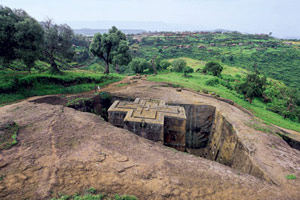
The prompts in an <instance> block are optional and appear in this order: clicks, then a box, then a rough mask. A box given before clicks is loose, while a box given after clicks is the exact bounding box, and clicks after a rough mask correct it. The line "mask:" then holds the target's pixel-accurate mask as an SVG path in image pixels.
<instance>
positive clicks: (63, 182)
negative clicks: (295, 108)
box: [0, 80, 300, 200]
mask: <svg viewBox="0 0 300 200" xmlns="http://www.w3.org/2000/svg"><path fill="white" fill-rule="evenodd" d="M102 90H107V91H109V92H113V93H114V94H118V95H123V96H124V97H126V96H127V97H130V98H135V97H140V98H147V97H149V98H150V97H151V98H156V99H162V100H165V101H166V102H168V103H172V104H185V103H188V104H198V105H212V106H214V107H215V108H216V111H217V113H219V114H218V115H216V118H218V119H219V121H218V122H219V123H216V124H215V125H214V126H213V127H210V128H213V129H220V130H221V129H226V130H230V129H233V130H234V131H229V132H226V134H228V135H229V136H230V137H222V135H220V137H217V136H215V137H216V140H215V144H216V146H217V145H220V147H222V148H219V150H220V152H219V154H218V155H216V154H214V155H212V157H213V156H215V158H217V161H218V159H222V160H225V161H228V162H231V163H225V164H228V165H230V164H231V165H232V167H235V166H236V167H235V168H236V169H239V170H236V169H233V168H230V167H228V166H225V165H222V164H220V163H218V162H213V161H210V160H207V159H204V158H201V157H197V156H193V155H190V154H187V153H182V152H178V151H175V150H174V149H171V148H168V147H165V146H163V145H161V144H158V143H154V142H152V141H149V140H146V139H143V138H141V137H139V136H136V135H134V134H133V133H131V132H129V131H127V130H124V129H120V128H117V127H114V126H112V125H110V124H109V123H108V122H105V121H103V120H102V119H101V118H100V117H99V116H96V115H94V114H91V113H84V112H79V111H76V110H74V109H72V108H66V107H64V106H61V105H50V104H47V103H42V101H41V102H40V103H34V102H29V101H23V102H20V103H17V104H12V105H8V106H4V107H1V108H0V121H4V120H6V119H12V120H14V121H15V122H16V123H17V124H18V125H19V127H20V132H19V136H18V139H19V142H18V145H16V146H14V147H12V148H11V149H9V150H3V151H1V152H0V176H1V177H3V178H2V180H1V181H0V199H4V200H6V199H7V200H8V199H49V198H50V197H51V196H57V195H58V193H64V194H74V193H76V192H80V191H84V190H85V189H87V188H90V187H94V188H95V189H97V190H99V191H101V192H103V193H110V194H115V193H119V194H131V195H136V196H137V197H139V199H218V200H219V199H224V200H226V199H228V200H229V199H239V200H241V199H245V200H246V199H247V200H248V199H268V200H269V199H270V200H272V199H274V200H279V199H284V200H285V199H287V200H288V199H290V200H298V199H300V191H299V188H300V179H299V178H298V177H300V152H299V151H298V150H296V149H293V148H291V147H290V146H289V145H288V144H287V143H286V142H285V141H283V140H282V139H281V138H280V137H278V136H275V135H272V134H269V133H263V132H260V131H257V130H254V129H253V128H251V127H249V126H246V125H245V123H246V122H248V121H250V120H253V117H251V116H250V115H248V114H247V113H245V112H243V111H241V110H240V109H238V108H237V107H234V106H232V105H229V104H227V103H225V102H220V101H218V100H216V99H212V98H209V97H205V96H201V95H199V94H196V93H192V92H189V91H185V90H183V91H182V92H180V93H179V92H176V89H175V88H168V87H159V84H155V83H151V82H147V81H143V80H139V81H138V82H137V83H134V84H132V85H130V86H125V87H114V86H113V85H112V86H109V87H107V88H106V89H102ZM36 99H37V98H36ZM220 133H221V132H220ZM217 138H219V140H217ZM226 139H227V140H229V142H225V140H226ZM224 144H228V145H224ZM232 144H234V145H235V146H239V145H242V147H240V146H239V148H241V149H242V151H241V152H244V153H245V158H247V159H248V160H247V159H246V161H245V160H240V161H239V160H236V159H234V158H236V157H240V155H236V154H235V153H234V152H235V151H232V149H233V146H231V145H232ZM226 149H228V151H225V150H226ZM234 149H235V147H234ZM222 151H223V152H224V153H222ZM230 152H231V153H230ZM248 161H249V162H248ZM219 162H221V161H220V160H219ZM243 162H244V163H243ZM239 163H243V164H241V166H240V167H239V166H238V164H239ZM249 166H256V167H257V169H259V170H260V172H261V173H262V174H263V175H262V176H260V175H258V176H257V177H261V178H257V177H255V176H252V175H257V173H258V171H257V170H256V169H253V168H252V169H251V170H250V169H248V168H247V167H249ZM242 167H244V168H245V170H241V169H242ZM251 171H253V173H251ZM243 172H247V173H243ZM249 172H250V173H249ZM254 172H255V173H254ZM248 173H249V174H252V175H249V174H248ZM288 174H295V175H296V176H297V179H296V180H287V179H286V177H285V176H286V175H288ZM264 176H265V177H264Z"/></svg>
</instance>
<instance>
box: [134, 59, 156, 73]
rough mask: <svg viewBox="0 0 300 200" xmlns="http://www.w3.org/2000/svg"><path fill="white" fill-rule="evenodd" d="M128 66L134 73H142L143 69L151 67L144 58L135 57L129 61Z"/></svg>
mask: <svg viewBox="0 0 300 200" xmlns="http://www.w3.org/2000/svg"><path fill="white" fill-rule="evenodd" d="M129 67H130V68H131V69H132V71H134V72H135V73H143V72H144V70H145V69H147V68H150V67H152V66H151V64H150V63H149V62H147V61H146V60H145V59H144V58H135V59H133V60H132V61H131V62H130V63H129Z"/></svg>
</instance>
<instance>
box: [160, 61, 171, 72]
mask: <svg viewBox="0 0 300 200" xmlns="http://www.w3.org/2000/svg"><path fill="white" fill-rule="evenodd" d="M160 66H161V69H162V70H165V69H167V68H168V67H170V66H171V63H170V62H169V61H167V60H162V61H161V62H160Z"/></svg>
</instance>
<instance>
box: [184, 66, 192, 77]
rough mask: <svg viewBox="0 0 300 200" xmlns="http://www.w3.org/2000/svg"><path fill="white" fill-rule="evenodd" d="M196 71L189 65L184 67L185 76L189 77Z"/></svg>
mask: <svg viewBox="0 0 300 200" xmlns="http://www.w3.org/2000/svg"><path fill="white" fill-rule="evenodd" d="M193 72H194V69H193V68H191V67H189V66H186V67H185V68H184V69H183V76H185V77H188V76H189V75H188V74H190V73H193Z"/></svg>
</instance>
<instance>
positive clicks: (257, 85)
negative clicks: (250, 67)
mask: <svg viewBox="0 0 300 200" xmlns="http://www.w3.org/2000/svg"><path fill="white" fill-rule="evenodd" d="M266 85H267V78H266V77H265V76H261V74H260V72H259V71H257V70H256V71H255V72H254V73H251V74H248V75H247V77H246V80H245V82H243V83H241V84H240V85H238V86H237V91H238V92H239V93H242V94H243V95H244V96H245V97H246V99H248V100H249V102H250V103H252V100H253V98H254V97H259V98H261V97H262V95H263V92H264V91H265V89H266Z"/></svg>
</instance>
